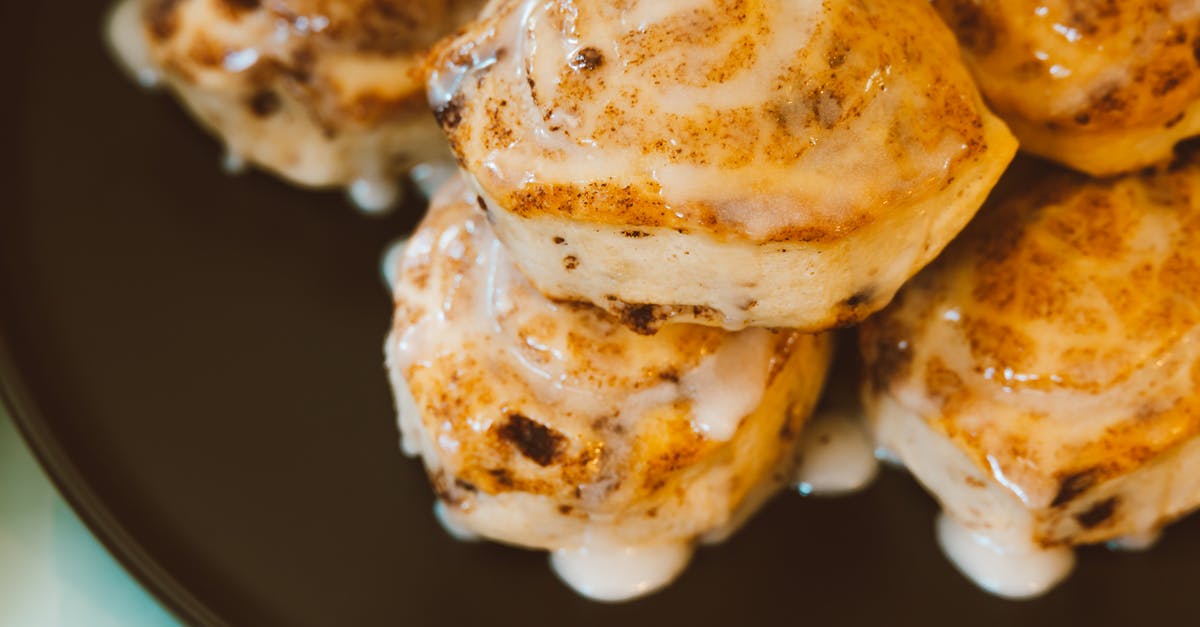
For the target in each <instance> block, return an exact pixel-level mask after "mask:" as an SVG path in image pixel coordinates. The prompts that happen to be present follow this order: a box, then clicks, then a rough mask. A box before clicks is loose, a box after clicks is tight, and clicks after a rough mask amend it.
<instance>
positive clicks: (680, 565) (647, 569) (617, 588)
mask: <svg viewBox="0 0 1200 627" xmlns="http://www.w3.org/2000/svg"><path fill="white" fill-rule="evenodd" d="M691 558H692V547H691V546H689V545H687V544H684V543H674V544H663V545H658V546H624V545H621V544H618V543H614V542H611V541H610V540H608V539H606V538H603V537H602V536H600V535H599V534H591V536H590V537H589V538H588V541H587V542H586V543H585V544H583V545H582V546H579V547H574V548H569V549H559V550H557V551H554V552H553V553H551V554H550V565H551V567H552V568H553V569H554V572H555V573H556V574H557V575H558V576H559V578H561V579H562V580H563V582H565V583H566V584H567V585H568V586H571V588H573V589H574V590H575V591H576V592H578V593H579V594H582V595H583V596H585V597H587V598H589V599H593V600H596V601H610V602H612V601H627V600H629V599H633V598H636V597H640V596H644V595H647V594H650V593H651V592H654V591H655V590H658V589H660V588H662V587H663V586H665V585H667V584H668V583H670V582H672V581H674V580H675V578H676V577H678V576H679V573H681V572H683V569H684V568H685V567H686V566H687V564H688V562H689V561H691Z"/></svg>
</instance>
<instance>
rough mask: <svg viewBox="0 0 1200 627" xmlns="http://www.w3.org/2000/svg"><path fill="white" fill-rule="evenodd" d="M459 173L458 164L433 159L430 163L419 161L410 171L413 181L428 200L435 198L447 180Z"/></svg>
mask: <svg viewBox="0 0 1200 627" xmlns="http://www.w3.org/2000/svg"><path fill="white" fill-rule="evenodd" d="M457 173H458V166H456V165H454V163H453V162H450V161H431V162H428V163H418V164H417V165H416V166H414V167H413V169H412V171H411V172H409V173H408V174H409V176H410V177H412V180H413V183H415V184H416V185H417V189H419V190H421V195H422V196H424V197H425V199H426V200H428V199H430V198H433V194H434V192H436V191H437V190H439V189H441V188H442V186H443V185H445V184H446V181H449V180H450V178H451V177H452V176H454V175H455V174H457Z"/></svg>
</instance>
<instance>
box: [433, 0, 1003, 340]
mask: <svg viewBox="0 0 1200 627" xmlns="http://www.w3.org/2000/svg"><path fill="white" fill-rule="evenodd" d="M957 56H958V50H957V47H956V44H955V43H954V41H953V37H952V36H951V35H950V33H948V32H947V31H946V29H945V28H944V26H943V25H941V24H940V22H939V20H938V19H937V16H936V15H935V14H934V13H933V11H932V10H931V9H930V8H929V7H928V6H927V5H926V4H925V3H923V2H917V1H912V0H903V1H900V2H889V3H875V4H870V5H867V4H862V3H855V2H842V1H835V2H816V1H812V0H806V1H802V2H782V1H762V2H750V1H741V2H739V1H732V0H729V1H718V0H709V1H696V2H683V3H655V2H648V1H643V2H637V1H631V2H617V3H610V2H598V1H588V0H584V1H567V0H564V1H559V2H547V3H540V2H533V1H518V0H499V1H495V2H492V3H490V4H489V5H488V9H487V11H486V12H485V17H484V18H483V19H482V20H480V21H478V22H476V23H474V24H473V25H472V26H471V27H470V28H469V29H468V30H467V32H466V33H464V34H462V35H461V36H459V37H458V38H456V39H451V40H449V41H447V42H445V43H444V44H443V45H441V46H440V47H439V49H438V51H437V52H436V53H435V55H434V57H433V71H432V74H431V80H430V83H429V90H430V99H431V104H432V105H433V107H434V109H435V112H437V114H438V116H439V119H440V120H441V123H442V126H443V128H444V129H445V130H446V132H447V135H448V136H449V138H450V141H451V144H452V146H453V148H454V150H455V152H456V154H457V155H458V156H459V158H460V162H461V163H462V164H463V165H464V166H465V168H466V169H467V170H468V171H469V172H470V173H471V174H472V175H473V176H474V178H475V181H476V184H477V186H478V188H479V190H480V192H481V197H482V198H484V200H485V201H486V202H488V203H489V204H490V205H491V208H492V210H493V211H494V212H495V213H496V214H497V215H496V228H497V231H498V233H499V234H500V237H501V239H502V240H504V241H505V243H506V244H508V245H509V246H510V248H512V249H513V250H514V255H515V257H516V261H517V263H518V264H519V265H520V266H521V268H522V270H523V271H525V272H526V274H528V275H529V276H530V277H531V279H532V280H533V281H534V283H535V284H536V285H538V287H539V288H540V289H541V290H542V291H544V292H547V293H549V294H552V295H553V296H555V297H560V298H575V299H581V300H585V301H588V302H592V303H594V304H597V305H599V306H602V307H606V308H608V309H610V310H611V311H614V312H616V313H620V312H621V311H622V310H624V309H628V308H629V306H631V305H632V306H638V305H650V306H660V307H661V308H660V309H658V310H656V311H655V316H656V317H657V318H671V319H675V320H686V321H694V322H701V323H704V324H714V325H717V326H725V327H726V328H731V329H736V328H741V327H743V326H746V325H755V324H757V325H768V326H791V327H801V328H806V329H812V328H821V327H828V326H832V325H834V324H837V323H839V322H840V323H846V322H851V321H854V320H857V319H858V318H861V317H862V316H865V315H866V314H867V313H869V312H870V311H873V310H874V309H876V308H878V307H880V306H882V305H883V304H885V303H886V302H887V300H888V298H890V296H891V293H892V291H894V289H895V288H896V287H897V286H898V285H899V284H900V283H901V282H902V281H903V280H904V279H906V278H907V277H908V275H909V274H910V273H911V272H914V271H915V270H916V269H917V268H919V267H920V266H921V265H923V264H924V263H925V262H926V261H927V260H928V259H929V258H930V257H932V256H933V255H934V254H936V252H937V251H938V250H940V248H941V246H943V245H944V244H945V242H946V241H948V240H949V239H950V237H952V236H953V234H954V233H955V232H957V230H958V228H960V227H961V225H962V224H963V223H964V222H965V221H966V220H967V219H968V218H969V217H970V215H972V214H973V212H974V211H975V209H977V208H978V206H979V204H980V202H981V200H982V195H983V194H985V193H986V190H987V189H988V188H990V186H991V184H992V183H993V182H994V181H995V179H996V178H997V177H998V176H999V173H1000V171H1002V170H1003V168H1004V166H1005V165H1006V164H1007V162H1008V160H1009V159H1010V158H1011V155H1012V152H1013V150H1014V144H1013V142H1012V139H1011V137H1010V136H1009V135H1008V133H1007V131H1006V130H1005V129H1004V128H1003V126H1002V125H1001V124H999V123H998V121H996V120H995V118H994V117H993V116H991V115H990V114H989V113H988V112H987V110H986V109H985V108H984V106H983V105H982V102H981V100H980V98H979V95H978V93H977V92H976V90H975V87H974V85H973V84H972V83H971V81H970V77H969V75H968V73H967V71H966V70H965V68H964V67H963V66H962V65H961V64H960V63H958V62H957V61H956V59H957ZM556 229H557V230H556ZM885 230H886V231H887V233H888V237H886V238H885V237H883V235H882V234H881V232H882V231H885ZM588 232H591V233H593V234H598V235H595V236H594V239H595V241H590V240H589V242H588V248H591V249H595V250H600V251H603V252H601V253H597V254H593V255H591V258H590V259H585V260H583V261H584V263H582V264H581V265H580V266H578V267H577V268H573V269H564V268H563V267H562V266H561V264H558V263H549V262H547V261H545V260H546V259H548V258H553V257H554V256H553V254H552V253H551V252H550V251H552V250H553V247H552V245H551V244H550V243H549V242H551V241H552V240H553V239H554V237H555V236H561V237H564V238H566V239H567V240H568V241H574V240H579V239H580V238H581V237H588ZM821 255H824V257H821ZM884 258H886V259H887V260H888V263H884V262H883V259H884ZM686 286H699V287H697V288H696V289H694V290H692V289H691V288H690V287H686ZM860 292H864V293H860ZM856 294H857V297H854V296H855V295H856ZM784 298H786V299H787V300H788V301H789V302H790V304H786V303H783V302H778V301H782V300H783V299H784ZM847 301H848V304H847Z"/></svg>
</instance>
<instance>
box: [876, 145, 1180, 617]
mask: <svg viewBox="0 0 1200 627" xmlns="http://www.w3.org/2000/svg"><path fill="white" fill-rule="evenodd" d="M861 340H862V349H863V352H864V355H865V358H866V362H867V371H868V376H867V381H866V394H865V397H866V401H867V405H868V407H869V414H870V417H871V419H872V420H873V421H874V424H875V431H876V433H877V436H878V438H879V440H880V444H881V445H882V446H884V447H885V448H886V449H889V450H891V451H892V452H893V453H894V454H895V455H896V456H898V457H899V459H900V460H901V461H903V463H904V464H905V465H906V466H908V468H909V469H910V470H911V471H912V472H913V474H914V475H916V477H917V479H919V480H920V481H921V482H922V483H923V484H925V486H926V487H927V488H929V490H930V491H932V492H933V493H934V495H935V496H936V497H937V498H938V500H939V501H941V503H942V505H943V507H944V508H945V511H946V514H947V515H948V517H949V518H948V519H947V523H945V524H946V525H950V526H948V527H946V530H948V533H947V534H946V536H947V537H946V538H944V540H945V541H946V542H947V543H948V548H949V550H950V551H951V553H952V555H954V556H955V557H956V559H959V560H960V565H961V566H963V568H964V570H966V571H968V572H969V573H970V572H971V571H972V569H973V568H975V569H976V570H978V568H976V567H978V566H979V563H978V562H979V560H978V559H976V560H974V562H973V563H974V566H972V560H965V562H966V563H964V560H963V559H961V558H962V551H960V549H963V550H965V549H964V547H969V545H970V543H963V542H959V541H958V540H955V538H957V537H959V536H961V535H962V534H961V533H960V532H961V531H963V530H964V529H965V530H966V531H967V532H968V533H970V534H974V535H975V536H976V539H977V540H978V539H979V538H982V539H984V540H985V541H986V542H984V544H986V545H987V546H990V547H993V548H995V549H996V550H997V551H999V553H1001V554H1003V553H1005V552H1006V551H1007V552H1008V556H1009V557H1012V556H1013V555H1016V556H1017V557H1020V556H1022V555H1025V556H1036V554H1037V553H1038V551H1036V550H1035V549H1037V548H1041V549H1053V548H1054V547H1070V546H1072V545H1078V544H1089V543H1095V542H1103V541H1107V540H1113V539H1117V538H1120V537H1123V536H1131V535H1133V536H1136V535H1139V534H1147V533H1153V532H1154V531H1156V530H1157V529H1158V528H1159V527H1161V526H1162V525H1164V524H1166V523H1167V522H1169V521H1170V520H1172V519H1173V518H1175V517H1177V516H1180V515H1182V514H1184V513H1185V512H1188V511H1190V510H1191V509H1192V508H1193V507H1195V506H1196V504H1197V503H1200V437H1198V436H1200V391H1198V385H1200V166H1198V165H1196V164H1195V163H1191V164H1179V165H1177V166H1176V167H1174V168H1173V169H1171V170H1170V171H1164V172H1160V173H1147V174H1142V175H1137V176H1127V177H1123V178H1116V179H1112V180H1108V181H1089V180H1087V179H1085V178H1083V177H1082V176H1079V175H1076V174H1070V173H1063V172H1058V171H1055V172H1053V173H1051V174H1043V175H1041V176H1040V180H1039V181H1038V182H1036V183H1035V184H1032V185H1029V186H1027V187H1025V188H1024V189H1021V190H1019V191H1016V192H1014V193H1013V194H1012V195H1010V196H1008V197H1006V198H1005V199H1004V200H1002V201H1000V202H998V203H996V204H995V205H994V206H989V207H987V208H985V209H984V210H983V211H982V212H981V213H980V215H979V218H978V219H977V220H976V221H975V222H973V223H972V224H971V226H969V227H968V228H967V230H966V232H965V233H964V234H963V236H962V237H961V238H960V239H958V240H956V241H955V242H954V243H953V244H951V245H950V247H949V248H948V249H947V250H946V253H945V254H944V255H943V256H942V257H941V258H939V259H938V260H937V261H936V262H935V263H934V264H932V265H931V266H930V267H929V268H928V269H926V270H925V271H924V272H922V273H921V274H920V275H918V276H917V277H916V278H915V279H914V280H913V281H912V282H911V283H910V284H909V285H907V286H906V287H905V288H904V289H903V290H901V292H900V294H899V295H898V296H897V298H896V301H895V302H894V303H893V304H892V305H891V306H890V307H889V308H888V309H886V310H884V311H883V312H882V313H881V314H880V315H879V316H878V317H875V318H872V319H871V320H868V321H867V322H866V324H865V325H864V326H863V327H862V336H861ZM954 529H958V531H954ZM956 543H957V544H956ZM975 544H979V542H975ZM956 546H957V548H955V547H956ZM1060 555H1063V556H1064V557H1066V556H1068V555H1069V554H1062V553H1061V552H1060ZM1045 556H1046V554H1045V553H1043V554H1042V557H1045ZM977 557H978V556H977ZM1001 557H1003V555H1001ZM980 559H982V558H980ZM997 559H999V558H997ZM1039 559H1041V558H1039ZM1001 561H1003V560H1001ZM1062 564H1065V562H1063V563H1062ZM1062 564H1060V566H1062ZM1009 565H1010V566H1011V565H1012V563H1011V562H1009ZM1014 572H1015V571H1014ZM1065 572H1066V570H1065V568H1062V569H1061V572H1059V575H1058V576H1062V575H1065ZM972 574H975V575H977V576H978V575H979V573H978V572H974V573H972ZM1017 574H1021V573H1017ZM1024 575H1028V573H1027V572H1026V573H1024ZM1053 579H1055V578H1054V577H1050V578H1048V579H1046V580H1043V581H1041V582H1040V585H1041V587H1042V588H1044V587H1045V586H1048V585H1050V584H1052V583H1053ZM993 583H995V582H993ZM995 585H996V586H997V587H1001V588H1003V586H1002V585H1000V584H995ZM1040 591H1041V589H1039V588H1038V587H1037V586H1034V587H1033V588H1032V589H1028V590H1025V591H1024V592H1022V591H1021V590H1016V591H1013V590H1011V589H1010V590H1009V593H1011V594H1013V595H1014V596H1020V595H1021V594H1024V593H1034V592H1040ZM1018 593H1021V594H1018Z"/></svg>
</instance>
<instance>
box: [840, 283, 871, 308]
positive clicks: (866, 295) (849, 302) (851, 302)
mask: <svg viewBox="0 0 1200 627" xmlns="http://www.w3.org/2000/svg"><path fill="white" fill-rule="evenodd" d="M874 299H875V289H874V288H870V287H867V288H863V289H861V290H858V291H857V292H855V293H853V294H851V295H850V298H847V299H846V300H845V301H843V304H844V305H845V306H847V307H850V308H852V309H853V308H857V307H862V306H863V305H866V304H868V303H870V302H871V301H872V300H874Z"/></svg>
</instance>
